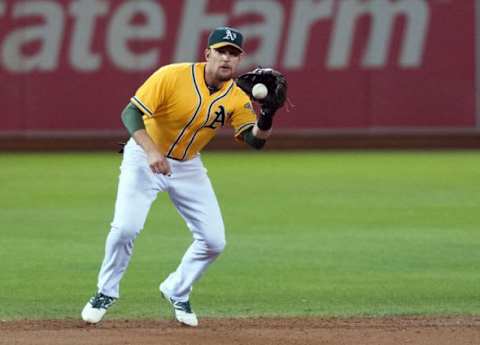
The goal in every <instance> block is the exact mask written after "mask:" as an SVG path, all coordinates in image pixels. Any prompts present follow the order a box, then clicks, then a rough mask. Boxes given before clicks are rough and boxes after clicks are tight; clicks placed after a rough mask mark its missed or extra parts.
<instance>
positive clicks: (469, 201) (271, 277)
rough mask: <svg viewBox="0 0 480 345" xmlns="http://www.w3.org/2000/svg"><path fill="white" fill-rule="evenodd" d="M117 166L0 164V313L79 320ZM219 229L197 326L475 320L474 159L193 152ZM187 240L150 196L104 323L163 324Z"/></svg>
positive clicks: (477, 178)
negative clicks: (321, 319) (296, 320)
mask: <svg viewBox="0 0 480 345" xmlns="http://www.w3.org/2000/svg"><path fill="white" fill-rule="evenodd" d="M120 159H121V156H120V155H115V154H106V153H86V154H73V153H72V154H18V155H15V154H5V153H3V154H0V318H1V319H23V318H28V319H38V318H55V319H60V318H79V313H80V310H81V309H82V307H83V305H84V304H85V302H86V301H87V299H88V298H89V297H90V296H91V294H92V293H94V291H95V284H96V275H97V272H98V269H99V265H100V261H101V259H102V258H103V247H104V241H105V237H106V235H107V232H108V230H109V222H110V221H111V218H112V214H113V205H114V198H115V193H116V184H117V177H118V173H119V170H118V165H119V163H120ZM203 160H204V163H205V165H206V166H207V167H208V169H209V174H210V177H211V179H212V182H213V184H214V186H215V190H216V192H217V196H218V199H219V200H220V204H221V207H222V211H223V214H224V220H225V224H226V227H227V243H228V244H227V248H226V251H225V253H224V254H223V255H222V256H221V257H220V258H219V259H218V261H217V262H216V263H215V264H214V265H213V266H212V267H211V268H210V270H209V271H208V272H207V274H206V275H205V276H204V277H203V279H202V280H201V281H200V282H199V283H198V284H197V285H196V286H195V289H194V292H193V295H192V303H193V306H194V308H195V310H196V311H197V313H198V314H199V316H200V317H203V316H210V317H224V316H227V317H246V316H274V315H275V316H293V315H307V316H311V315H323V316H342V317H343V316H354V315H355V316H356V315H372V316H382V315H405V314H408V315H412V314H416V315H418V314H428V315H453V314H469V315H471V314H473V315H479V314H480V156H479V153H478V152H474V151H472V152H369V153H364V152H339V153H337V152H329V153H322V152H319V153H314V152H310V153H299V152H295V153H294V152H287V153H255V152H251V153H250V152H245V153H213V152H207V153H205V154H204V155H203ZM189 243H190V233H189V232H188V230H187V228H186V226H185V225H184V223H183V222H182V220H181V218H180V216H179V215H178V214H177V213H176V211H175V209H174V208H173V206H172V205H171V204H170V202H169V200H168V197H167V196H166V195H164V194H162V195H160V196H159V198H158V199H157V201H156V203H155V204H154V207H153V208H152V210H151V212H150V217H149V219H148V221H147V224H146V227H145V229H144V231H143V232H142V234H141V235H140V237H139V238H138V239H137V241H136V247H135V254H134V257H133V260H132V263H131V265H130V267H129V270H128V271H127V273H126V275H125V278H124V280H123V282H122V288H121V294H122V298H121V299H120V301H119V303H117V305H115V307H113V308H112V311H111V312H110V313H109V315H108V317H109V318H110V319H114V318H167V317H169V316H170V313H169V311H168V310H167V308H166V305H165V304H163V303H162V302H161V300H160V297H159V294H158V290H157V287H158V284H159V283H160V282H161V281H162V280H163V279H164V277H165V276H166V275H167V274H168V273H169V272H170V271H172V270H173V269H174V268H175V267H176V265H177V264H178V262H179V260H180V258H181V256H182V255H183V252H184V250H185V249H186V247H187V246H188V245H189Z"/></svg>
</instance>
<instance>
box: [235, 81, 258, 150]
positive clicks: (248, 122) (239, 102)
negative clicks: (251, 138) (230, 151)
mask: <svg viewBox="0 0 480 345" xmlns="http://www.w3.org/2000/svg"><path fill="white" fill-rule="evenodd" d="M235 105H236V107H235V109H234V111H233V113H232V115H231V116H230V118H229V122H230V125H231V126H232V127H233V129H234V131H235V133H234V136H235V139H237V140H240V141H241V140H242V139H241V138H242V137H241V134H242V132H243V131H245V130H247V129H249V128H252V127H253V126H254V125H255V123H256V122H257V115H256V113H255V110H253V106H252V102H251V101H250V98H249V97H248V96H247V95H246V94H245V93H244V92H243V91H240V90H239V92H238V96H237V97H236V102H235Z"/></svg>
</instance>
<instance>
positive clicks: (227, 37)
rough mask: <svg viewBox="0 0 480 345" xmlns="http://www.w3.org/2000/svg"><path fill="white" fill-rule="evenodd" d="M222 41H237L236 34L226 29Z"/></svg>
mask: <svg viewBox="0 0 480 345" xmlns="http://www.w3.org/2000/svg"><path fill="white" fill-rule="evenodd" d="M222 39H223V40H230V41H235V40H236V39H237V34H236V33H235V32H232V31H231V30H229V29H227V30H226V32H225V36H224V37H223V38H222Z"/></svg>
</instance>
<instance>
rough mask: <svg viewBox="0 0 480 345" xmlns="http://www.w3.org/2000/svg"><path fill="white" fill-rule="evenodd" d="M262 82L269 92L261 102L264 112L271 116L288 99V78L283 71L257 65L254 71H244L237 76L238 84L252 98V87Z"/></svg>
mask: <svg viewBox="0 0 480 345" xmlns="http://www.w3.org/2000/svg"><path fill="white" fill-rule="evenodd" d="M258 83H262V84H264V85H265V86H266V87H267V90H268V94H267V96H266V97H265V98H263V99H261V100H256V101H257V102H259V103H260V105H261V107H262V110H263V112H264V113H267V114H269V115H271V116H273V114H274V113H275V111H277V109H279V108H281V107H282V106H283V104H284V103H285V100H286V99H287V80H286V79H285V77H284V76H283V74H282V73H280V72H278V71H276V70H274V69H272V68H261V67H257V68H255V69H254V70H253V71H250V72H247V73H244V74H242V75H240V76H239V77H238V78H237V85H238V86H239V87H240V88H241V89H242V90H243V91H245V93H246V94H247V95H249V96H250V98H251V99H255V98H254V97H253V95H252V88H253V86H254V85H255V84H258Z"/></svg>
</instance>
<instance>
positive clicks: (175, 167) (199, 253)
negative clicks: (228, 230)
mask: <svg viewBox="0 0 480 345" xmlns="http://www.w3.org/2000/svg"><path fill="white" fill-rule="evenodd" d="M169 163H170V167H171V170H172V175H171V176H169V177H168V176H164V175H161V174H154V173H153V172H152V171H151V170H150V167H149V166H148V163H147V156H146V154H145V152H144V151H143V149H142V148H141V147H140V146H139V145H138V144H137V143H136V142H135V141H134V140H133V139H130V140H129V142H128V143H127V145H126V146H125V151H124V156H123V161H122V165H121V167H120V170H121V173H120V178H119V185H118V193H117V200H116V204H115V215H114V218H113V222H112V224H111V226H112V227H111V230H110V233H109V234H108V237H107V241H106V245H105V258H104V260H103V263H102V267H101V269H100V273H99V275H98V291H99V292H101V293H103V294H105V295H107V296H111V297H117V298H118V297H119V285H120V280H121V279H122V276H123V274H124V272H125V270H126V269H127V266H128V263H129V261H130V258H131V256H132V251H133V244H134V240H135V238H136V237H137V236H138V234H139V233H140V231H141V230H142V229H143V226H144V224H145V220H146V218H147V215H148V212H149V210H150V207H151V205H152V202H153V201H154V200H155V198H156V196H157V193H158V192H168V194H169V196H170V199H171V200H172V202H173V204H174V205H175V207H176V209H177V210H178V212H179V213H180V215H181V216H182V217H183V219H184V220H185V222H186V224H187V226H188V228H189V229H190V231H191V232H192V235H193V243H192V244H191V245H190V247H189V248H188V249H187V251H186V253H185V255H184V256H183V259H182V261H181V262H180V265H179V266H178V268H177V270H176V271H175V272H173V273H171V274H170V275H169V276H168V277H167V279H166V280H165V281H163V283H162V284H161V286H162V291H164V292H166V293H167V294H168V295H169V296H170V297H172V298H173V299H174V300H177V301H181V302H185V301H187V300H188V299H189V295H190V291H191V289H192V285H193V283H194V282H195V281H196V280H197V279H199V278H200V276H201V275H202V273H203V272H204V271H205V270H206V269H207V267H208V265H209V264H210V263H212V262H213V261H214V260H215V258H216V257H217V256H218V255H219V254H220V253H221V252H222V251H223V249H224V247H225V230H224V225H223V220H222V215H221V212H220V208H219V206H218V202H217V198H216V196H215V193H214V191H213V188H212V185H211V183H210V179H209V178H208V175H207V172H206V169H205V167H204V166H203V163H202V161H201V159H200V157H199V156H197V157H196V158H193V159H191V160H189V161H185V162H180V161H175V160H171V159H169Z"/></svg>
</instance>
